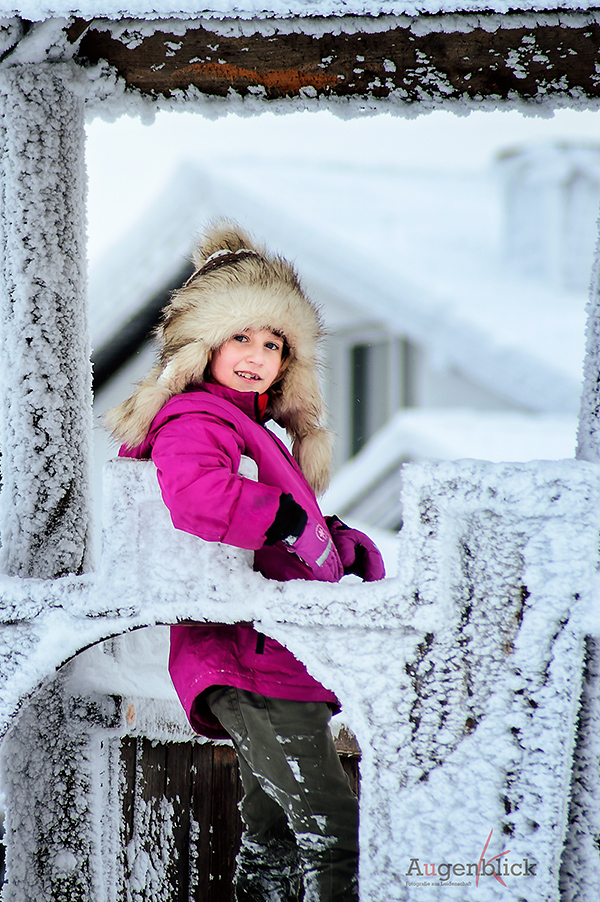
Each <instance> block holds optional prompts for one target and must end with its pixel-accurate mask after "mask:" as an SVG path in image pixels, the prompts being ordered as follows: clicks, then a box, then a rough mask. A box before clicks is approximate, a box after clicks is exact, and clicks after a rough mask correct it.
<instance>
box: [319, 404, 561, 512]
mask: <svg viewBox="0 0 600 902" xmlns="http://www.w3.org/2000/svg"><path fill="white" fill-rule="evenodd" d="M576 432H577V418H576V417H575V416H557V415H548V414H540V415H536V414H521V413H513V412H504V411H502V412H488V411H481V410H440V409H412V410H411V409H408V410H401V411H399V412H398V413H396V414H395V416H394V417H393V418H392V419H391V420H390V421H389V423H388V424H387V425H386V426H384V428H383V429H381V430H380V431H379V432H378V433H377V434H376V435H374V436H373V438H372V439H371V440H370V441H369V443H368V444H367V445H366V446H365V448H364V449H363V450H362V451H360V452H359V453H358V454H357V455H356V456H355V457H353V458H352V459H351V460H349V461H348V462H347V463H346V464H345V465H344V466H343V467H342V468H341V469H340V470H339V471H338V473H337V474H336V475H335V476H334V478H333V480H332V483H331V486H330V487H329V489H328V490H327V492H326V493H325V495H324V496H323V498H322V500H321V507H322V508H323V510H324V511H325V512H326V513H333V512H335V511H338V512H342V513H343V512H344V511H346V510H350V509H351V508H352V507H353V506H354V504H355V503H356V502H357V501H358V500H359V499H360V498H362V497H364V496H365V495H367V494H368V493H369V492H370V491H371V490H372V489H373V487H374V486H376V485H377V484H378V483H379V482H380V481H381V479H382V478H384V477H385V476H386V475H388V474H390V473H393V472H395V471H397V470H398V469H399V468H400V466H401V465H402V463H404V462H406V461H409V460H462V459H465V458H474V459H478V460H489V461H492V462H494V463H501V462H517V461H521V462H524V461H530V460H562V459H567V458H572V457H574V454H575V441H576ZM398 500H399V499H398Z"/></svg>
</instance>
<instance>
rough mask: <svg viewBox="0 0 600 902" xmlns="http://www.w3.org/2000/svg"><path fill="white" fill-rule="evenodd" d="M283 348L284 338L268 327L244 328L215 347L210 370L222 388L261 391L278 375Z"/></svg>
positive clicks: (269, 385)
mask: <svg viewBox="0 0 600 902" xmlns="http://www.w3.org/2000/svg"><path fill="white" fill-rule="evenodd" d="M282 352H283V338H281V337H280V336H279V335H275V334H274V333H273V332H271V331H270V330H269V329H260V330H258V331H254V330H253V329H245V330H244V331H243V332H238V333H236V334H235V335H233V336H232V337H231V338H230V339H229V340H228V341H226V342H225V344H224V345H222V346H221V347H220V348H219V350H218V351H215V353H214V355H213V358H212V361H211V364H210V372H211V375H212V377H213V379H214V380H215V382H218V383H219V385H224V386H225V388H234V389H236V391H256V392H259V394H262V393H263V392H266V391H267V389H268V388H270V387H271V385H272V384H273V382H274V381H275V379H276V378H277V376H278V375H279V371H280V369H281V357H282Z"/></svg>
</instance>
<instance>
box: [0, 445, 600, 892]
mask: <svg viewBox="0 0 600 902" xmlns="http://www.w3.org/2000/svg"><path fill="white" fill-rule="evenodd" d="M106 501H107V504H106V514H107V518H106V522H105V529H104V536H105V541H104V549H103V553H102V558H101V563H100V568H99V570H98V571H97V572H96V573H93V574H88V575H86V576H82V577H66V578H63V579H60V580H48V581H45V580H28V579H24V580H20V579H17V578H9V577H2V578H0V592H1V597H2V599H3V601H2V621H3V625H2V629H1V631H0V642H1V643H2V644H1V647H0V698H1V699H2V708H1V711H0V716H1V720H2V724H3V725H4V726H5V727H6V726H10V729H9V730H8V733H7V738H6V741H5V744H4V745H5V773H7V774H8V778H7V779H6V783H7V786H6V789H7V793H8V802H9V808H10V805H11V804H14V805H16V806H17V807H18V806H19V805H21V807H22V809H27V810H26V811H25V810H21V811H19V812H16V813H14V816H13V815H11V813H10V811H9V817H8V827H9V865H10V863H11V860H12V861H13V862H17V864H16V865H15V873H18V874H19V875H20V877H19V880H20V881H21V883H20V884H19V886H18V887H17V886H16V884H15V886H14V887H13V888H11V884H10V883H9V885H8V887H7V889H6V896H5V898H6V900H9V902H16V900H17V899H19V902H21V900H22V899H24V898H34V897H35V892H36V891H39V890H40V888H43V887H42V885H41V884H39V885H38V884H36V882H35V881H36V880H39V879H41V878H40V877H39V876H36V867H33V864H32V862H33V860H34V858H35V851H36V850H35V848H29V849H28V848H27V842H31V839H30V838H26V839H24V836H25V835H26V833H27V831H26V830H25V829H24V820H23V818H25V821H26V820H27V817H28V816H29V809H31V811H33V810H34V808H35V805H34V804H33V802H32V793H33V797H34V796H35V791H36V790H35V778H34V777H31V778H26V777H24V776H23V774H20V772H19V769H18V768H17V769H15V768H14V766H11V765H10V763H9V764H8V766H7V765H6V761H7V759H8V756H9V754H10V750H11V748H12V749H13V750H14V749H15V748H17V747H18V742H19V730H20V729H22V725H23V724H26V723H27V711H28V709H29V708H30V707H31V706H30V705H28V704H27V696H28V694H30V693H32V692H33V691H34V690H35V688H36V686H38V685H39V684H40V683H41V682H42V681H44V680H46V685H48V682H47V681H48V680H50V681H51V680H52V674H53V672H54V668H56V667H57V666H58V665H60V664H61V663H62V662H63V661H65V660H66V659H68V658H69V657H71V656H73V655H74V654H76V653H77V652H78V651H79V650H81V649H83V648H85V647H87V646H89V645H90V644H92V643H95V642H98V641H100V640H102V639H104V638H106V637H109V636H112V635H116V634H118V633H123V632H125V631H127V630H131V629H134V628H136V627H139V626H143V625H152V624H157V623H169V622H173V621H174V620H176V619H182V618H194V619H198V620H201V619H206V620H212V621H219V622H228V621H235V620H242V619H243V620H254V621H255V622H256V623H257V624H258V625H259V627H260V629H262V630H263V631H265V632H267V633H269V634H271V635H273V636H275V637H276V638H278V639H279V640H281V641H283V642H284V643H286V644H287V645H288V646H289V647H290V648H291V650H292V651H293V652H294V653H295V654H297V655H298V656H299V657H300V658H301V659H302V660H304V661H305V663H306V664H307V666H308V668H309V669H310V670H311V672H313V673H314V675H315V676H316V677H318V678H319V679H321V680H322V681H323V682H325V683H326V684H327V685H329V686H331V687H333V688H334V689H335V691H336V692H338V693H339V696H340V698H341V700H342V702H343V705H344V711H345V718H346V721H347V723H348V724H349V725H350V727H351V728H352V730H353V731H354V732H355V734H356V736H357V737H358V741H359V743H360V746H361V749H362V761H361V774H362V788H361V849H362V853H363V854H362V857H361V898H362V899H363V900H381V902H384V900H385V902H388V900H392V899H399V900H400V899H412V898H420V894H421V889H420V887H419V884H423V883H427V882H432V881H433V882H435V883H437V882H438V881H439V880H440V879H442V880H443V882H444V883H445V884H447V886H446V890H445V893H447V894H448V895H449V897H450V898H454V897H456V898H460V899H461V900H462V902H465V900H468V899H471V898H473V899H475V898H477V899H492V898H496V895H497V892H496V891H497V890H498V891H499V890H502V897H503V898H526V899H530V900H533V899H535V900H542V899H543V900H555V899H556V900H557V899H558V898H559V895H558V881H559V871H560V864H561V855H562V851H563V844H564V841H565V837H566V836H567V825H568V820H569V804H570V801H569V800H570V798H571V792H570V786H571V761H572V754H573V750H574V747H575V741H576V727H577V722H578V704H579V695H580V688H581V675H582V668H583V663H584V635H585V633H586V631H588V632H589V631H594V630H595V629H596V625H595V621H594V619H593V616H592V613H591V612H592V604H593V601H594V599H593V593H594V590H595V585H596V567H597V563H598V534H599V527H600V467H598V466H596V465H594V464H588V463H581V462H576V461H563V462H535V463H532V464H513V465H501V464H497V465H496V464H487V463H481V462H457V463H440V464H435V465H433V464H429V465H416V464H415V465H411V466H409V467H407V468H406V478H405V490H404V511H405V525H404V528H403V530H402V533H401V550H400V554H401V565H400V576H399V577H398V578H395V579H388V580H384V581H383V582H381V583H378V584H359V583H355V582H345V583H344V582H343V583H342V584H340V585H327V584H319V583H306V582H292V583H285V584H281V583H276V582H272V581H268V580H265V579H263V578H262V577H261V576H260V575H258V574H256V573H254V572H253V571H252V570H251V568H250V561H249V555H248V553H247V552H243V551H237V550H235V549H232V548H229V547H226V546H220V545H214V544H206V543H203V542H202V541H201V540H200V539H197V538H196V537H194V536H190V535H187V534H185V533H181V532H179V531H177V530H175V529H174V528H173V527H172V525H171V523H170V520H169V516H168V513H167V511H166V509H165V507H164V505H163V503H162V500H161V498H160V493H159V490H158V485H157V481H156V474H155V470H154V467H153V465H152V464H151V463H140V462H135V461H129V460H118V461H114V462H112V463H111V464H110V465H109V466H108V468H107V473H106ZM594 666H595V664H594ZM587 685H588V690H589V691H590V692H592V691H593V686H594V685H595V684H594V682H593V681H590V680H588V684H587ZM589 704H590V705H591V707H590V708H589V710H587V709H586V718H590V717H591V718H597V717H598V712H597V711H595V709H594V707H593V699H591V698H590V699H589ZM590 712H591V713H590ZM117 719H118V715H117ZM595 722H596V721H594V723H595ZM583 726H584V727H585V730H584V733H583V734H582V736H581V737H580V741H579V746H580V749H581V755H580V756H579V758H578V762H577V767H578V771H577V773H578V787H577V793H575V794H574V795H573V799H572V804H573V805H574V808H573V810H572V811H571V820H573V821H574V823H575V828H574V830H573V831H572V833H571V834H570V835H569V837H568V847H567V849H568V859H567V860H566V862H565V864H564V866H563V872H564V874H565V875H566V876H565V879H566V878H567V876H568V885H567V890H566V898H575V890H576V889H582V888H583V889H585V888H586V887H588V888H589V886H593V885H597V881H598V879H599V878H600V861H599V858H598V852H597V848H596V847H595V846H594V843H593V837H594V835H595V834H596V833H597V832H598V829H599V828H600V822H599V819H598V809H597V805H596V804H595V799H597V792H598V790H597V788H596V787H597V782H596V776H595V770H597V763H598V753H597V752H598V750H597V749H596V748H595V746H593V744H592V745H590V744H589V741H588V740H590V737H591V741H592V742H593V732H592V731H591V729H590V725H589V723H588V722H587V720H586V721H585V723H584V724H583ZM81 742H82V743H83V746H85V742H84V740H83V739H81ZM586 743H587V744H586ZM79 753H80V754H81V759H80V761H79V764H78V766H79V767H81V768H83V770H84V771H85V768H86V767H90V766H91V765H90V764H89V760H88V757H86V755H85V754H83V753H81V748H80V749H79ZM586 768H587V770H586ZM592 773H593V778H592V777H590V774H592ZM27 779H30V780H31V785H29V786H28V790H27V793H25V794H24V793H23V780H27ZM48 779H49V780H50V781H51V780H52V777H51V775H49V776H48ZM11 781H12V782H11ZM590 781H591V782H590ZM96 782H97V781H95V779H94V776H93V774H92V773H90V775H89V786H88V795H89V798H88V797H87V796H86V795H85V793H84V796H83V801H82V803H81V804H82V805H83V809H82V811H80V812H79V814H80V817H81V819H82V823H83V824H84V825H85V823H86V817H88V815H86V813H85V812H86V811H88V813H89V812H91V811H92V809H93V808H94V804H96V803H95V802H94V800H93V798H92V797H93V795H94V791H95V790H93V789H92V787H93V786H94V785H96ZM44 791H45V793H46V795H47V794H48V791H50V795H51V794H52V789H51V787H50V790H49V789H48V786H46V788H45V790H44ZM19 793H21V795H19ZM82 812H83V813H82ZM92 821H93V817H92V814H91V813H89V817H88V828H89V842H88V843H87V845H86V844H84V845H82V844H81V842H78V843H75V842H73V843H71V845H70V844H69V843H70V840H69V837H68V836H65V838H64V842H63V846H64V847H63V846H61V851H60V855H59V856H58V857H59V858H60V862H63V861H64V860H68V861H69V862H70V863H71V867H72V868H75V869H79V871H80V872H81V873H85V874H88V877H87V882H86V883H85V886H89V899H90V900H92V899H93V900H94V902H98V900H101V899H103V898H105V896H103V895H102V892H101V891H100V890H99V889H98V887H100V886H101V885H105V883H106V881H105V879H104V878H102V879H100V877H99V876H98V874H97V873H96V872H95V869H96V870H97V869H98V868H101V867H102V865H101V862H100V859H101V856H99V855H98V854H93V844H94V841H95V840H94V829H93V825H92ZM11 824H14V825H15V826H18V829H17V830H15V833H14V834H12V835H11V829H12V827H11ZM80 829H84V828H83V827H82V826H81V824H80ZM490 837H491V838H490ZM488 838H490V841H489V844H488V845H487V846H486V849H485V851H483V849H484V845H485V844H486V842H487V840H488ZM11 849H12V851H11ZM506 849H509V850H510V852H508V853H506V854H504V855H503V856H502V857H501V858H498V859H496V860H495V867H496V869H497V870H498V869H499V877H500V878H501V879H502V880H503V881H504V883H505V884H506V887H504V886H501V884H500V883H499V881H498V880H497V879H496V878H495V877H494V876H493V875H492V874H491V870H490V869H491V867H492V866H491V865H488V871H487V872H485V873H483V874H482V875H481V876H480V877H479V878H477V877H476V876H475V874H474V871H473V868H472V867H468V866H469V865H473V863H477V862H478V860H479V858H480V856H481V855H482V851H483V857H484V858H485V860H486V861H489V860H490V859H493V858H494V857H495V856H497V855H499V854H500V853H503V852H505V850H506ZM57 855H58V853H57ZM11 856H13V857H12V859H11ZM65 856H67V857H66V859H65ZM69 856H70V857H69ZM28 858H29V860H30V864H32V866H31V867H30V868H29V869H27V868H26V867H25V865H24V862H25V861H26V859H28ZM82 859H85V860H82ZM448 863H450V864H452V866H453V868H452V869H450V871H449V872H448V875H447V877H446V878H444V875H445V874H446V872H447V870H448V869H447V868H446V867H445V865H446V864H448ZM584 864H585V866H584ZM440 865H442V867H440ZM434 866H435V874H433V870H432V869H433V867H434ZM37 870H39V869H37ZM26 873H27V874H30V876H28V877H26V878H25V877H23V875H24V874H26ZM23 880H29V881H31V886H30V887H29V889H28V891H27V893H25V894H24V890H23V886H24V884H23ZM477 883H478V885H476V884H477ZM457 884H458V885H457ZM413 887H414V888H413ZM11 893H12V894H11ZM109 898H111V897H110V895H106V899H109Z"/></svg>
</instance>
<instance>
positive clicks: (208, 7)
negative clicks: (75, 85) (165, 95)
mask: <svg viewBox="0 0 600 902" xmlns="http://www.w3.org/2000/svg"><path fill="white" fill-rule="evenodd" d="M595 5H596V4H595V3H594V2H593V0H573V2H568V0H488V2H486V4H485V6H483V4H482V3H481V2H480V0H270V2H263V3H261V2H260V0H233V2H232V0H208V2H206V0H205V2H204V3H198V2H197V0H179V2H174V0H129V2H127V3H122V2H121V0H79V2H73V0H62V2H61V0H54V2H43V0H42V2H40V0H20V2H11V0H1V2H0V15H1V16H21V17H22V18H25V19H29V20H31V21H41V20H43V19H48V18H55V17H69V16H82V17H83V18H86V19H87V18H100V17H103V18H109V19H126V18H137V19H159V18H179V19H199V18H218V19H222V18H241V19H250V18H258V19H267V18H286V17H289V16H299V17H304V18H308V17H316V16H319V17H320V16H381V15H387V16H399V15H407V16H419V15H421V14H424V13H425V14H442V13H446V14H452V13H457V12H475V13H482V12H487V11H490V12H494V13H501V14H502V13H508V12H512V11H530V12H536V11H539V10H579V11H581V10H587V9H593V8H594V7H595ZM499 24H501V23H499Z"/></svg>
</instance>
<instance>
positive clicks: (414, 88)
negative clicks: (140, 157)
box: [71, 11, 600, 104]
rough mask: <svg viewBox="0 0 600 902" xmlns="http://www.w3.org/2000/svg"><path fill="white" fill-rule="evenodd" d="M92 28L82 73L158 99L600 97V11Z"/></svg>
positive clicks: (78, 28)
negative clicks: (92, 67) (98, 71)
mask: <svg viewBox="0 0 600 902" xmlns="http://www.w3.org/2000/svg"><path fill="white" fill-rule="evenodd" d="M85 24H86V25H87V28H86V30H85V31H84V33H83V35H82V36H81V37H80V34H81V32H82V31H83V26H82V23H81V20H76V21H75V22H74V23H73V24H72V26H71V30H72V32H71V40H72V41H73V42H76V41H78V48H77V53H76V59H77V60H78V62H79V63H80V64H82V65H88V64H95V63H98V62H100V61H102V60H105V61H106V62H108V63H109V64H110V65H111V66H113V67H114V68H115V69H116V70H117V71H118V73H119V74H120V75H121V76H122V77H123V79H124V80H125V82H126V84H127V86H128V87H129V88H130V89H132V90H134V91H136V92H140V93H142V94H145V95H150V96H160V95H162V96H165V97H170V96H172V95H173V92H175V91H183V92H185V91H186V90H187V89H189V88H192V87H194V88H196V89H198V90H199V91H201V92H202V93H204V94H207V95H214V96H220V97H224V96H226V95H227V93H228V92H229V91H230V89H233V90H234V91H236V92H237V93H238V94H240V95H242V96H245V95H247V94H249V93H252V94H258V95H262V96H264V97H265V99H267V100H276V99H279V98H284V97H295V96H299V95H300V96H301V95H304V96H308V97H338V98H345V97H364V98H369V99H373V100H385V99H388V98H389V99H395V100H399V101H401V102H406V103H409V104H410V103H417V102H420V101H421V102H422V101H428V100H434V101H438V102H439V103H445V102H447V101H448V100H458V99H466V100H469V101H472V102H475V103H476V102H478V101H480V100H484V99H487V98H489V99H494V100H496V101H500V102H501V101H504V100H507V99H518V98H521V99H523V100H525V101H530V102H534V103H536V102H539V101H541V100H543V99H546V98H548V97H558V96H561V97H563V98H570V97H572V96H573V93H575V94H576V95H579V96H583V97H586V98H590V99H595V98H598V97H600V49H599V48H600V11H592V12H591V13H590V12H588V13H585V14H583V13H560V15H559V14H550V13H549V14H543V15H538V16H533V14H529V15H523V14H519V15H518V14H506V15H503V16H499V15H495V14H491V13H488V14H482V15H478V16H473V15H464V16H462V17H461V16H452V17H447V18H445V17H444V16H438V17H428V16H419V17H417V18H413V19H410V18H407V17H404V18H401V19H398V18H392V17H381V18H375V19H357V18H355V17H344V18H336V19H320V20H319V19H314V18H311V19H304V20H301V19H292V20H270V21H269V22H266V23H262V25H263V28H262V32H261V30H259V29H260V27H261V23H253V26H254V27H252V26H251V25H249V23H244V22H238V21H233V20H232V21H229V22H225V23H223V22H221V23H218V22H213V23H211V22H210V21H208V20H203V21H202V22H200V21H193V22H184V21H177V22H176V21H173V20H171V21H163V22H159V23H149V22H143V23H142V22H137V23H136V22H135V21H133V22H129V23H127V25H126V26H125V25H124V24H123V23H118V22H109V21H107V20H95V21H93V22H91V23H85ZM150 24H152V26H153V30H152V32H150V31H149V26H150Z"/></svg>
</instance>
